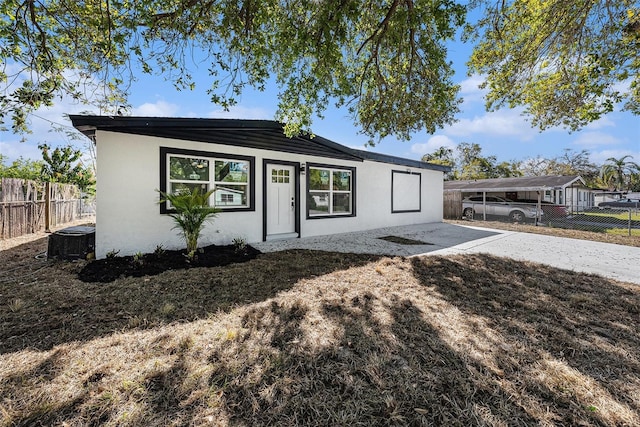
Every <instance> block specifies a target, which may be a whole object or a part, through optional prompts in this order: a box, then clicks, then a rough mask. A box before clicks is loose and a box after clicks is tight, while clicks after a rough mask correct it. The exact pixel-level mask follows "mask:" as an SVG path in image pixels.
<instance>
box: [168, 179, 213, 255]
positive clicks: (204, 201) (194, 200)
mask: <svg viewBox="0 0 640 427" xmlns="http://www.w3.org/2000/svg"><path fill="white" fill-rule="evenodd" d="M214 191H215V190H209V191H207V192H206V193H202V192H201V191H200V189H199V188H198V187H194V188H193V190H192V191H190V192H189V191H184V192H180V193H176V194H172V193H165V192H162V191H160V196H161V200H160V203H163V202H169V203H171V207H172V208H173V209H174V210H175V212H173V213H170V214H169V216H170V217H171V218H173V221H174V222H175V226H174V227H173V228H174V229H179V230H180V231H181V234H182V236H184V238H185V240H186V243H187V254H188V256H189V258H193V257H194V255H195V253H196V250H197V249H198V239H199V238H200V233H201V232H202V229H203V228H204V223H205V221H207V220H211V219H213V218H215V217H216V216H217V214H218V212H219V209H216V208H215V207H213V206H209V197H210V196H211V194H213V192H214Z"/></svg>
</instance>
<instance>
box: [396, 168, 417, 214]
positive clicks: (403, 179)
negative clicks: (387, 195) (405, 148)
mask: <svg viewBox="0 0 640 427" xmlns="http://www.w3.org/2000/svg"><path fill="white" fill-rule="evenodd" d="M421 208H422V175H421V174H420V173H416V172H411V171H397V170H394V171H391V213H394V214H395V213H405V212H420V210H421Z"/></svg>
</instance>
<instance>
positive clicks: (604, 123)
mask: <svg viewBox="0 0 640 427" xmlns="http://www.w3.org/2000/svg"><path fill="white" fill-rule="evenodd" d="M615 126H616V124H615V122H614V121H613V120H611V119H610V118H609V117H608V116H603V117H602V118H600V119H599V120H596V121H595V122H591V123H589V124H588V125H586V126H585V127H584V129H586V130H598V129H602V128H605V127H615Z"/></svg>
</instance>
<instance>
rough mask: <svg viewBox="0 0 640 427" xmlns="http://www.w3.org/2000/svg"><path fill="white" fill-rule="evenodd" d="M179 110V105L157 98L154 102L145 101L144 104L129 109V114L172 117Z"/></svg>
mask: <svg viewBox="0 0 640 427" xmlns="http://www.w3.org/2000/svg"><path fill="white" fill-rule="evenodd" d="M178 110H180V107H179V106H178V105H176V104H172V103H170V102H167V101H163V100H158V101H156V102H153V103H152V102H145V103H144V104H142V105H140V106H138V107H134V108H132V109H131V114H132V115H134V116H147V117H172V116H175V115H176V113H177V112H178Z"/></svg>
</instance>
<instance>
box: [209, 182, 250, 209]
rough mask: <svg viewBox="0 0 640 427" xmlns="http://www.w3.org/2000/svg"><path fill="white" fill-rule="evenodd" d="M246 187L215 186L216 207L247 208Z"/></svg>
mask: <svg viewBox="0 0 640 427" xmlns="http://www.w3.org/2000/svg"><path fill="white" fill-rule="evenodd" d="M247 193H248V187H247V186H246V185H224V186H222V185H217V186H216V191H215V200H216V201H215V205H216V206H220V207H222V206H247Z"/></svg>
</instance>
